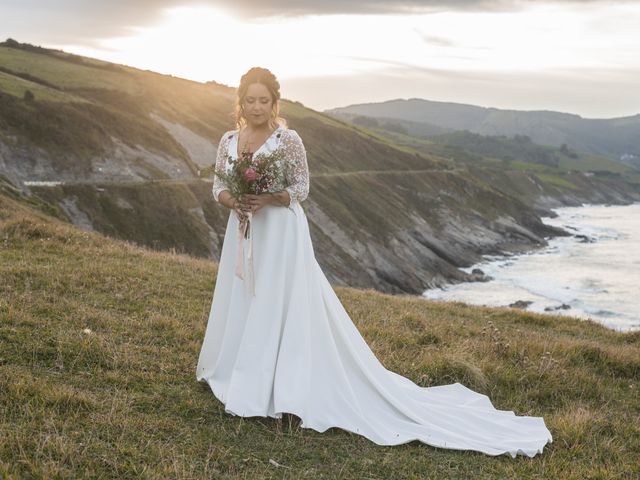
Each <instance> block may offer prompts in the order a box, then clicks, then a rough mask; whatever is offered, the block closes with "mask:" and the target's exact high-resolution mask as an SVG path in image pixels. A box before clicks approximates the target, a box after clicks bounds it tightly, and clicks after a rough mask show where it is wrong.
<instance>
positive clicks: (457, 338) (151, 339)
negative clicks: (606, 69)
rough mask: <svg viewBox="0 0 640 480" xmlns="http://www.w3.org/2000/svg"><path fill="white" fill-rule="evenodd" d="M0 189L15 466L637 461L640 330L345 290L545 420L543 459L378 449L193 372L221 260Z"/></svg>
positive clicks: (86, 469) (52, 474)
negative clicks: (125, 235)
mask: <svg viewBox="0 0 640 480" xmlns="http://www.w3.org/2000/svg"><path fill="white" fill-rule="evenodd" d="M58 214H59V211H58V210H57V209H56V208H55V207H52V206H51V205H49V204H46V203H43V202H41V201H38V200H37V199H34V198H33V197H28V196H24V195H23V194H22V193H21V192H20V191H19V190H18V189H16V188H14V187H12V186H10V185H9V184H7V183H4V184H2V187H1V188H0V476H1V477H2V478H8V479H12V478H16V479H17V478H74V477H75V478H118V479H127V478H140V477H143V478H163V479H164V478H176V479H181V478H185V479H186V478H189V479H195V478H203V479H204V478H296V479H303V478H310V479H320V478H327V479H329V478H338V477H339V478H345V479H362V478H370V479H388V478H407V479H411V478H412V479H417V478H438V479H447V478H474V479H495V478H540V479H547V478H563V479H584V478H603V479H604V478H612V479H613V478H615V479H627V478H628V479H631V478H637V477H638V475H639V474H640V470H639V467H638V463H637V461H636V459H637V456H638V452H639V451H640V428H639V426H638V423H637V421H636V419H637V418H638V415H640V405H639V404H638V401H637V399H638V391H637V390H638V375H639V373H640V360H639V359H640V332H635V333H620V332H615V331H612V330H608V329H606V328H605V327H603V326H601V325H599V324H597V323H595V322H591V321H584V320H579V319H577V318H571V317H564V316H553V315H542V314H536V313H528V312H521V311H518V310H514V309H508V308H489V307H475V306H467V305H464V304H462V303H460V302H435V301H429V300H426V299H424V298H420V297H414V296H410V295H396V296H394V295H388V294H383V293H380V292H376V291H374V290H371V289H367V290H360V289H356V288H342V287H336V292H337V294H338V296H339V298H340V300H341V302H343V304H344V306H345V308H346V309H347V311H348V313H349V315H350V316H351V318H352V319H353V321H354V323H355V324H356V326H357V327H358V329H359V330H360V332H361V333H362V334H363V336H364V337H365V339H366V340H367V343H368V344H369V345H370V346H371V348H372V350H373V351H374V353H375V354H376V356H378V358H379V359H380V360H381V362H382V363H383V364H384V365H385V366H386V367H387V368H389V369H391V370H393V371H395V372H398V373H400V374H402V375H404V376H406V377H408V378H410V379H411V380H413V381H414V382H416V383H418V384H419V385H421V386H425V387H428V386H435V385H441V384H446V383H454V382H460V383H462V384H464V385H466V386H468V387H469V388H472V389H474V390H476V391H479V392H482V393H484V394H487V395H488V396H489V397H490V398H491V400H492V402H493V404H494V406H496V408H499V409H506V410H512V411H514V412H515V413H517V414H518V415H535V416H543V417H544V418H545V422H546V424H547V426H548V428H549V429H550V431H551V432H552V435H553V437H554V441H553V443H552V444H549V445H547V446H546V447H545V451H544V453H543V454H542V455H540V456H538V457H536V458H534V459H529V458H522V457H519V458H516V459H512V458H511V457H508V456H504V457H500V458H497V457H489V456H486V455H483V454H480V453H477V452H463V451H453V450H445V449H438V448H433V447H430V446H427V445H425V444H421V443H418V442H411V443H409V444H405V445H401V446H396V447H380V446H377V445H375V444H373V443H372V442H370V441H369V440H367V439H366V438H364V437H360V436H357V435H355V434H352V433H349V432H346V431H343V430H339V429H335V428H332V429H329V430H327V431H326V432H324V433H318V432H315V431H313V430H306V429H301V428H300V427H299V421H298V419H297V418H296V417H291V418H289V419H288V420H286V421H284V422H283V423H278V422H276V421H274V420H273V419H267V418H257V417H254V418H250V419H243V418H238V417H232V416H230V415H227V414H225V413H224V407H223V405H222V404H221V403H220V402H219V401H217V400H216V399H215V397H214V396H213V395H212V393H211V391H210V390H209V388H208V387H207V386H206V385H204V384H199V383H197V381H196V379H195V368H196V361H197V355H198V352H199V348H200V345H201V342H202V338H203V335H204V329H205V325H206V321H207V317H208V312H209V307H210V302H211V296H212V293H213V287H214V283H215V278H216V271H217V264H216V263H215V262H212V261H211V260H206V259H202V258H195V257H192V256H189V255H186V254H177V253H169V252H157V251H153V250H151V249H148V248H145V247H141V246H137V245H134V244H133V243H131V242H128V241H123V240H117V239H113V238H109V237H106V236H104V235H102V234H100V233H96V232H89V231H85V230H81V229H79V228H77V227H75V226H73V225H70V224H69V223H68V222H66V221H64V220H63V219H62V218H57V216H56V215H58Z"/></svg>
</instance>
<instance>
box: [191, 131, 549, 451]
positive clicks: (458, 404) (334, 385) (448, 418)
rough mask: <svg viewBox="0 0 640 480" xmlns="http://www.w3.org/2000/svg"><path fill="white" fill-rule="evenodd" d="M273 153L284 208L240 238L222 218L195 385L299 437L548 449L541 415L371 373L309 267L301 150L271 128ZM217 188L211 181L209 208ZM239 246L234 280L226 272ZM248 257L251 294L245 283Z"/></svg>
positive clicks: (459, 390)
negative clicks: (294, 422)
mask: <svg viewBox="0 0 640 480" xmlns="http://www.w3.org/2000/svg"><path fill="white" fill-rule="evenodd" d="M276 132H278V133H277V134H276ZM237 137H238V130H233V131H229V132H226V133H225V134H224V135H223V137H222V139H221V141H220V143H219V146H218V158H217V162H216V163H217V165H218V166H219V167H221V166H224V164H225V160H224V158H225V156H224V154H227V153H228V154H229V155H230V156H231V157H233V158H237ZM279 147H280V148H283V150H284V151H285V152H286V154H287V155H291V156H292V159H293V160H295V162H296V165H297V166H298V168H296V170H295V172H294V174H293V175H291V176H290V177H289V178H288V182H287V183H288V186H287V190H288V191H289V194H290V196H291V199H292V201H291V204H290V207H291V208H285V207H282V206H275V205H269V206H266V207H263V208H262V209H260V210H258V211H257V212H256V213H255V215H254V216H253V218H252V220H251V235H250V239H245V238H244V237H242V238H241V239H239V238H238V233H237V232H238V227H239V221H238V219H237V217H236V214H235V212H233V211H230V214H229V220H228V222H227V229H226V233H225V238H224V244H223V248H222V253H221V258H220V263H219V268H218V275H217V280H216V285H215V290H214V293H213V301H212V305H211V312H210V315H209V320H208V324H207V329H206V333H205V337H204V342H203V345H202V349H201V352H200V356H199V359H198V365H197V369H196V378H197V380H198V381H201V382H206V383H208V385H209V386H210V388H211V390H212V391H213V394H214V395H215V396H216V397H217V398H218V399H219V400H220V401H221V402H222V403H223V404H224V405H225V412H227V413H229V414H232V415H240V416H243V417H251V416H263V417H266V416H269V417H274V418H281V417H282V413H283V412H289V413H292V414H295V415H297V416H298V417H300V419H301V424H300V426H301V427H303V428H311V429H314V430H317V431H318V432H324V431H325V430H327V429H328V428H330V427H339V428H341V429H344V430H347V431H350V432H353V433H357V434H360V435H363V436H364V437H366V438H368V439H369V440H371V441H373V442H375V443H376V444H378V445H399V444H403V443H407V442H410V441H412V440H419V441H420V442H423V443H426V444H428V445H432V446H434V447H442V448H448V449H455V450H474V451H478V452H483V453H485V454H488V455H500V454H509V455H511V456H512V457H514V458H515V457H516V455H517V454H523V455H527V456H529V457H533V456H535V455H536V454H538V453H542V450H543V447H544V446H545V445H546V444H547V443H548V442H549V443H550V442H552V437H551V433H550V432H549V430H548V429H547V427H546V425H545V423H544V420H543V418H542V417H531V416H516V415H515V414H514V412H512V411H509V410H497V409H495V408H494V407H493V405H492V403H491V401H490V400H489V398H488V397H487V396H486V395H483V394H480V393H477V392H475V391H473V390H471V389H469V388H467V387H465V386H464V385H462V384H460V383H454V384H451V385H440V386H434V387H427V388H425V387H420V386H418V385H416V384H415V383H413V382H412V381H411V380H409V379H408V378H405V377H403V376H401V375H399V374H397V373H394V372H392V371H390V370H387V369H386V368H385V367H384V366H383V365H382V364H381V363H380V361H379V360H378V359H377V358H376V357H375V355H374V354H373V352H372V351H371V349H370V348H369V346H368V345H367V343H366V342H365V340H364V338H363V337H362V336H361V334H360V332H359V331H358V330H357V328H356V326H355V325H354V324H353V322H352V321H351V319H350V318H349V315H348V314H347V312H346V310H345V309H344V307H343V305H342V304H341V303H340V301H339V299H338V297H337V296H336V294H335V292H334V290H333V288H332V286H331V284H330V283H329V282H328V280H327V279H326V277H325V275H324V273H323V272H322V270H321V268H320V265H319V264H318V262H317V261H316V258H315V255H314V251H313V246H312V243H311V237H310V235H309V227H308V223H307V218H306V216H305V212H304V210H303V209H302V207H301V206H300V203H299V202H301V201H303V200H304V199H305V198H306V196H307V193H308V190H309V175H308V167H307V160H306V152H305V148H304V145H303V143H302V141H301V139H300V137H299V135H298V134H297V133H296V131H295V130H291V129H287V128H285V127H279V128H278V129H277V130H276V131H274V133H273V134H272V135H271V136H270V137H269V138H268V139H267V141H266V142H265V143H264V144H263V145H262V146H261V147H260V149H258V151H264V153H266V154H268V153H269V152H272V151H273V150H274V149H276V148H279ZM258 151H256V154H257V153H258ZM224 189H225V185H224V184H223V183H222V182H221V181H220V180H219V177H215V180H214V186H213V195H214V198H215V199H216V200H218V195H219V193H220V191H222V190H224ZM250 242H253V244H252V245H251V244H250ZM239 245H240V246H242V247H243V248H242V252H241V253H242V257H241V258H242V262H243V265H242V269H243V272H244V274H245V275H244V276H243V279H241V278H240V277H239V276H238V275H237V274H236V267H237V266H238V265H237V264H236V262H237V254H238V247H239ZM249 251H251V252H252V259H251V261H252V266H253V273H254V276H253V280H254V283H253V286H254V289H253V290H251V289H250V288H248V287H247V286H246V285H245V281H246V280H247V278H248V276H247V275H246V274H247V273H248V271H249V265H248V264H247V257H248V254H247V252H249ZM238 258H240V257H238Z"/></svg>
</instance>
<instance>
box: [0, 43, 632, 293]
mask: <svg viewBox="0 0 640 480" xmlns="http://www.w3.org/2000/svg"><path fill="white" fill-rule="evenodd" d="M0 66H1V68H0V74H1V75H2V76H3V78H5V79H6V82H5V83H2V82H0V173H1V174H3V175H5V177H7V178H8V179H10V180H11V181H13V182H14V183H15V184H16V185H19V184H21V183H22V185H27V186H28V189H29V191H30V192H32V193H35V194H37V195H38V196H40V198H42V199H43V200H45V201H47V202H48V203H50V204H52V205H57V206H58V207H59V209H60V211H62V212H64V214H65V215H67V217H68V218H69V220H70V221H71V222H73V223H74V224H76V225H77V226H81V227H82V228H85V229H87V230H93V231H99V232H101V233H104V234H108V235H110V236H112V237H115V238H120V239H125V240H130V241H134V242H136V243H139V244H141V245H145V246H148V247H152V248H160V249H167V250H169V249H173V250H176V251H179V252H188V253H190V254H193V255H200V256H205V257H210V256H213V257H214V258H217V257H218V255H219V252H220V246H221V240H222V238H223V235H224V229H225V227H226V219H227V218H228V217H227V215H228V211H227V210H226V209H224V208H223V207H220V206H219V205H217V204H215V202H214V201H213V198H212V195H211V180H210V179H205V178H201V177H200V174H199V172H201V171H202V170H204V169H205V167H206V166H211V164H212V162H213V160H214V157H215V154H216V150H217V145H216V142H217V141H218V139H219V138H220V135H221V134H222V133H223V132H224V131H226V130H228V129H231V128H233V122H232V118H231V116H230V112H231V111H232V107H233V101H234V94H235V91H234V89H233V88H231V87H228V86H225V85H221V84H218V83H216V82H207V83H204V84H203V83H199V82H194V81H188V80H184V79H180V78H175V77H173V76H170V75H160V74H157V73H154V72H150V71H143V70H139V69H135V68H131V67H126V66H123V65H116V64H112V63H108V62H103V61H99V60H95V59H90V58H86V57H81V56H77V55H72V54H68V53H65V52H61V51H58V50H51V49H46V48H39V47H34V46H31V45H29V44H18V43H17V42H11V41H7V42H4V43H2V44H0ZM27 87H33V88H28V90H29V91H30V92H31V93H32V94H33V98H31V97H29V96H27V97H25V96H24V95H25V92H26V91H27ZM281 106H282V115H283V116H284V117H285V118H286V119H287V120H288V122H289V126H290V127H291V128H293V129H295V130H297V131H298V132H299V133H300V135H301V137H302V138H304V143H305V147H306V150H307V158H308V163H309V169H310V172H311V185H310V192H309V198H308V199H307V201H305V202H303V207H304V208H305V209H306V210H307V212H308V217H309V220H310V224H311V230H312V236H313V239H314V241H315V243H316V245H317V247H318V250H317V251H318V254H319V255H318V257H319V261H320V262H321V265H323V267H325V268H326V270H327V275H328V276H329V278H330V279H331V280H332V281H334V282H335V283H337V284H339V285H341V286H347V285H348V286H352V287H365V288H369V287H371V288H377V289H379V290H381V291H384V292H387V293H400V292H404V293H418V292H421V291H423V290H424V289H426V288H429V287H435V286H439V285H442V284H444V283H446V282H450V281H463V280H467V279H469V275H468V274H466V273H464V272H462V271H461V270H460V269H459V267H467V266H470V265H471V264H473V263H475V262H477V261H479V260H481V255H482V254H484V253H500V252H504V251H514V250H519V251H520V250H523V249H531V248H536V247H539V246H543V245H544V244H545V240H544V237H546V236H549V235H553V234H557V233H558V231H557V229H551V228H549V227H547V226H544V225H543V224H542V222H541V221H540V219H539V217H538V215H540V214H541V212H543V213H549V212H548V208H549V206H550V205H551V206H557V204H572V205H576V204H577V205H579V204H580V203H582V202H585V201H589V202H611V203H624V202H628V201H629V199H630V198H631V199H636V198H640V189H638V188H637V185H636V186H630V185H629V184H628V183H627V182H624V181H621V180H620V179H611V182H610V183H611V187H609V185H608V184H607V183H606V182H605V181H604V180H609V179H604V180H602V181H601V180H600V178H595V177H594V178H593V179H590V180H589V179H587V180H585V178H584V177H582V176H578V177H576V178H574V177H572V176H567V175H562V176H561V175H560V174H559V173H557V172H556V173H554V172H547V171H537V170H535V171H533V170H528V169H522V168H516V170H517V172H518V173H517V175H515V176H514V177H513V179H512V178H511V176H510V175H505V172H504V171H503V169H500V168H493V167H495V165H496V162H495V161H494V160H495V159H493V160H491V161H490V162H489V164H490V167H491V168H489V167H487V168H485V167H484V166H483V168H482V169H479V168H478V167H479V166H480V165H477V164H476V163H473V162H467V163H465V162H459V161H458V160H459V157H460V155H456V156H454V157H453V159H448V158H446V157H447V156H448V155H447V153H448V152H444V154H443V152H439V151H429V150H428V149H427V148H426V147H429V142H424V143H420V142H419V143H417V144H412V143H411V142H406V141H403V140H406V139H402V138H399V137H397V136H396V137H390V136H388V135H387V134H386V133H385V131H380V130H379V129H370V128H364V127H362V126H358V125H352V124H350V123H348V122H345V121H342V120H340V119H336V118H333V117H331V116H330V115H327V114H324V113H320V112H316V111H314V110H312V109H309V108H306V107H304V105H302V104H300V103H299V102H295V101H289V100H283V101H282V102H281ZM470 143H471V144H473V143H474V141H471V142H470ZM475 143H477V142H475ZM489 146H491V144H490V145H489ZM494 147H495V146H494ZM513 150H517V145H511V146H510V148H509V149H507V153H509V152H513ZM532 150H534V151H537V150H535V149H533V148H532ZM465 152H466V151H465ZM465 155H466V153H465ZM470 155H475V153H472V154H470ZM498 164H499V161H498ZM527 165H529V164H527ZM499 166H500V164H499V165H498V167H499ZM474 169H475V170H474ZM496 180H497V181H496ZM38 181H56V182H59V184H58V185H55V186H50V185H44V186H43V185H40V186H33V184H32V182H38ZM24 182H26V183H24ZM616 182H617V184H616ZM25 188H27V187H25ZM634 188H635V190H634ZM540 198H542V201H541V202H539V201H538V200H539V199H540ZM549 199H550V200H549Z"/></svg>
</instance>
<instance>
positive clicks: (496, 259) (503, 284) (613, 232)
mask: <svg viewBox="0 0 640 480" xmlns="http://www.w3.org/2000/svg"><path fill="white" fill-rule="evenodd" d="M554 211H555V212H556V213H557V214H558V217H556V218H550V217H543V218H542V220H543V221H544V222H545V223H547V224H549V225H554V226H557V227H561V228H564V229H565V230H567V231H568V232H570V233H571V234H572V236H569V237H555V238H548V239H547V241H548V246H546V247H543V248H541V249H538V250H535V251H531V252H527V253H523V254H518V255H508V256H496V255H492V256H486V257H485V260H484V261H482V262H480V263H478V264H476V265H472V266H471V267H467V268H462V269H461V270H464V271H466V272H471V270H473V269H474V268H480V269H481V270H482V271H483V272H484V273H485V274H487V275H489V276H491V277H493V280H490V281H488V282H465V283H460V284H455V285H449V286H446V287H444V288H436V289H430V290H426V291H425V292H424V293H423V295H424V296H425V297H427V298H430V299H434V300H456V301H462V302H466V303H470V304H474V305H488V306H508V305H509V304H511V303H514V302H516V301H517V300H524V301H530V302H532V303H531V304H530V305H529V306H528V307H527V308H526V310H529V311H533V312H540V313H551V314H555V315H570V316H575V317H579V318H587V319H591V320H594V321H597V322H600V323H602V324H603V325H605V326H607V327H610V328H612V329H615V330H621V331H630V330H640V203H634V204H631V205H590V204H583V206H581V207H563V208H557V209H554ZM585 237H586V238H587V239H590V240H591V241H587V242H585V241H583V240H584V238H585ZM562 305H568V306H570V308H566V309H565V308H557V307H561V306H562ZM547 307H548V308H557V309H554V310H552V311H545V308H547Z"/></svg>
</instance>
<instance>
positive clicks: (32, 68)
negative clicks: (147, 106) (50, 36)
mask: <svg viewBox="0 0 640 480" xmlns="http://www.w3.org/2000/svg"><path fill="white" fill-rule="evenodd" d="M0 65H2V66H3V67H5V68H8V69H10V70H12V71H14V72H18V73H28V74H30V75H33V76H35V77H37V78H40V79H42V80H44V81H46V82H49V83H51V84H53V85H56V86H58V87H60V88H62V89H74V88H82V87H91V88H106V89H111V90H118V91H125V92H126V93H129V94H136V93H142V87H141V86H139V85H138V84H137V83H136V81H135V77H133V76H131V75H128V74H126V73H123V72H115V71H108V70H104V69H97V68H96V67H93V66H91V65H90V64H89V63H87V64H86V65H80V64H77V63H70V62H65V61H61V58H60V57H56V56H54V55H45V54H42V53H35V52H28V51H25V50H17V49H14V48H9V47H0Z"/></svg>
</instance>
